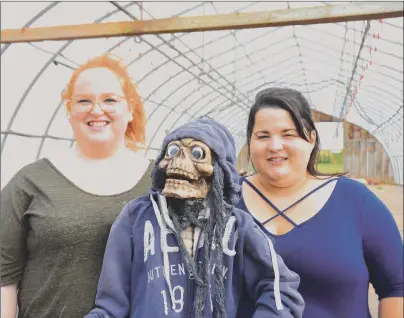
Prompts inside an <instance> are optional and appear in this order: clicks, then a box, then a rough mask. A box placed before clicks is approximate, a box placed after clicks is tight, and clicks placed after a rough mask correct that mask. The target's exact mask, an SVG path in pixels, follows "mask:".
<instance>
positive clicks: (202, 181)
mask: <svg viewBox="0 0 404 318" xmlns="http://www.w3.org/2000/svg"><path fill="white" fill-rule="evenodd" d="M159 167H160V168H161V169H164V170H165V171H166V176H167V177H166V183H165V186H164V189H163V192H162V193H163V195H165V196H167V197H174V198H180V199H203V198H206V196H207V194H208V192H209V189H210V186H211V180H212V174H213V165H212V153H211V150H210V149H209V147H208V146H206V145H205V144H204V143H202V142H200V141H197V140H194V139H192V138H184V139H181V140H174V141H172V142H170V143H169V144H168V146H167V150H166V154H165V157H164V158H163V160H161V162H160V163H159Z"/></svg>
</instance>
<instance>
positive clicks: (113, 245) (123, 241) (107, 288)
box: [85, 205, 133, 318]
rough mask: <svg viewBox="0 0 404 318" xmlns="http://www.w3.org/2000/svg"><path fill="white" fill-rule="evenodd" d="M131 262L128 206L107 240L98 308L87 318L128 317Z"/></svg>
mask: <svg viewBox="0 0 404 318" xmlns="http://www.w3.org/2000/svg"><path fill="white" fill-rule="evenodd" d="M132 258H133V242H132V222H131V220H130V216H129V209H128V205H126V206H125V207H124V209H123V210H122V212H121V213H120V214H119V216H118V218H117V219H116V221H115V222H114V224H113V225H112V227H111V232H110V234H109V237H108V242H107V247H106V250H105V255H104V262H103V265H102V270H101V275H100V279H99V281H98V287H97V294H96V298H95V305H96V307H97V308H95V309H93V310H92V311H91V312H90V313H88V314H87V315H86V316H85V318H98V317H100V318H101V317H102V318H105V317H108V318H123V317H128V316H129V313H130V290H131V271H132Z"/></svg>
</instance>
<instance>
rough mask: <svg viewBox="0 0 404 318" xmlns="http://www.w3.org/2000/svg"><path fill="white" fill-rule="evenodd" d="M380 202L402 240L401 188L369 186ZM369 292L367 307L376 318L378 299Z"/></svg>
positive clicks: (372, 292) (403, 195) (371, 291)
mask: <svg viewBox="0 0 404 318" xmlns="http://www.w3.org/2000/svg"><path fill="white" fill-rule="evenodd" d="M368 187H369V189H370V190H372V191H373V193H375V194H376V195H377V196H378V197H379V199H380V200H382V201H383V203H384V204H385V205H386V206H387V207H388V208H389V209H390V211H391V213H392V214H393V216H394V219H395V220H396V222H397V225H398V228H399V230H400V233H401V238H403V197H404V194H403V187H402V186H393V185H378V186H375V185H371V186H368ZM370 287H371V288H370V291H369V306H370V311H371V314H372V317H373V318H377V308H378V299H377V295H376V294H375V293H374V290H373V288H372V286H370Z"/></svg>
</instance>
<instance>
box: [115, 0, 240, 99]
mask: <svg viewBox="0 0 404 318" xmlns="http://www.w3.org/2000/svg"><path fill="white" fill-rule="evenodd" d="M111 3H112V4H113V5H114V6H116V7H117V8H118V9H119V10H121V11H122V12H123V13H125V14H126V15H127V16H129V17H130V18H131V19H133V20H135V21H131V22H130V23H134V22H144V21H136V20H137V19H136V17H135V16H133V15H132V14H131V13H130V12H128V11H126V10H125V9H124V8H123V7H121V6H120V5H119V4H117V3H116V2H114V1H111ZM151 21H156V20H151ZM157 37H158V38H159V39H160V40H162V41H163V42H164V43H165V44H167V46H169V47H170V45H169V42H168V41H167V40H166V39H164V38H163V37H162V36H161V35H157ZM142 41H144V42H145V43H147V44H148V45H150V46H151V47H153V48H154V49H155V50H156V51H157V52H159V53H160V54H161V55H163V56H165V57H166V58H167V59H168V60H171V61H172V62H174V63H175V64H177V65H178V66H179V67H180V68H182V69H185V70H186V72H188V73H190V74H191V75H192V76H194V77H195V78H196V75H195V74H193V73H192V72H190V71H189V70H188V69H186V68H184V66H182V65H181V64H180V63H178V62H177V61H176V60H174V59H171V58H170V56H168V55H167V54H165V53H164V52H163V51H161V50H160V49H158V48H156V47H155V46H154V45H153V44H151V43H149V42H148V41H146V40H144V39H143V40H142ZM176 51H177V52H178V53H179V54H180V55H181V56H182V57H184V58H185V59H187V60H188V61H189V62H190V63H191V64H192V65H193V66H194V67H196V68H197V69H199V70H200V71H201V72H204V70H203V69H201V68H200V67H199V66H198V65H196V64H195V63H194V61H192V60H191V59H190V58H188V57H187V56H186V55H184V54H183V53H182V52H181V51H179V50H176ZM206 76H208V77H209V78H211V79H213V78H212V76H211V75H209V73H207V74H206ZM199 79H200V78H199ZM200 80H201V79H200ZM213 80H214V79H213ZM201 82H203V83H204V84H205V85H206V82H205V81H204V80H201ZM221 85H222V84H221ZM222 87H224V88H226V87H225V86H223V85H222ZM212 88H213V87H212ZM213 89H215V88H213ZM239 101H240V102H241V103H243V101H242V100H241V99H239ZM236 104H237V103H236ZM240 107H242V105H240Z"/></svg>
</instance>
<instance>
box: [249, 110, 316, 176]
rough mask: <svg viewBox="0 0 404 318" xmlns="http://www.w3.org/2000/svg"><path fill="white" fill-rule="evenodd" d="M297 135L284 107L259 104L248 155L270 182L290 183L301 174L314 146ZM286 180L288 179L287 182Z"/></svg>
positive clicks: (311, 138)
mask: <svg viewBox="0 0 404 318" xmlns="http://www.w3.org/2000/svg"><path fill="white" fill-rule="evenodd" d="M313 133H314V135H313V134H312V136H310V140H311V141H310V142H308V141H306V140H305V139H303V138H302V137H300V136H299V133H298V131H297V129H296V125H295V123H294V122H293V119H292V116H291V115H290V114H289V112H288V111H286V110H284V109H282V108H278V107H273V106H272V107H263V108H261V109H260V110H259V111H258V112H257V113H256V114H255V121H254V127H253V131H252V135H251V139H250V156H251V160H252V163H253V165H254V167H255V169H256V170H257V172H258V173H259V174H260V175H261V176H263V177H264V178H265V179H267V180H268V181H270V182H275V183H276V182H281V183H287V184H289V183H290V182H292V183H293V181H292V180H297V179H299V178H300V177H304V175H305V174H306V172H307V164H308V162H309V159H310V155H311V152H312V150H313V147H314V141H315V132H313ZM289 180H290V182H288V181H289Z"/></svg>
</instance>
